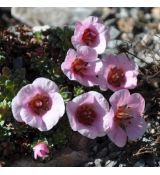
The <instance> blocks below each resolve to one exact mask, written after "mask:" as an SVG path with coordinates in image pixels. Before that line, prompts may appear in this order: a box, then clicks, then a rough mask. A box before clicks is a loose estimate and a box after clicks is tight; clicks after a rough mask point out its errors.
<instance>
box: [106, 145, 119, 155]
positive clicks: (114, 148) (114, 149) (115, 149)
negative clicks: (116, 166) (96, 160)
mask: <svg viewBox="0 0 160 175" xmlns="http://www.w3.org/2000/svg"><path fill="white" fill-rule="evenodd" d="M108 149H109V152H111V153H113V152H115V151H119V149H120V148H119V147H117V146H116V145H115V144H113V143H109V145H108Z"/></svg>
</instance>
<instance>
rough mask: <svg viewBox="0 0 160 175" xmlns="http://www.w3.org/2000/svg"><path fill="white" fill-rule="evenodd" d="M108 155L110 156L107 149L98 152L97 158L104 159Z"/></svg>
mask: <svg viewBox="0 0 160 175" xmlns="http://www.w3.org/2000/svg"><path fill="white" fill-rule="evenodd" d="M107 154H108V148H107V147H106V148H103V149H102V150H100V151H99V152H98V154H97V157H100V158H102V157H105V156H106V155H107Z"/></svg>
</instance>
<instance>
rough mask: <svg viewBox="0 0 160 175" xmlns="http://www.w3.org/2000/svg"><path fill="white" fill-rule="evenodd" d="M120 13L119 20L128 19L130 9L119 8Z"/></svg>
mask: <svg viewBox="0 0 160 175" xmlns="http://www.w3.org/2000/svg"><path fill="white" fill-rule="evenodd" d="M119 10H120V13H118V14H117V17H118V18H126V17H128V15H129V14H128V9H127V8H119Z"/></svg>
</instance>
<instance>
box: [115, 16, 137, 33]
mask: <svg viewBox="0 0 160 175" xmlns="http://www.w3.org/2000/svg"><path fill="white" fill-rule="evenodd" d="M117 25H118V28H119V29H120V30H121V31H123V32H126V33H128V32H132V31H133V28H134V26H135V21H134V19H133V18H122V19H120V20H119V21H118V23H117Z"/></svg>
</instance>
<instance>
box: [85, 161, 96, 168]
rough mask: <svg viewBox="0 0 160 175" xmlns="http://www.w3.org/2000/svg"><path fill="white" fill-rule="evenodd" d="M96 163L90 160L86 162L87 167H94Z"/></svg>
mask: <svg viewBox="0 0 160 175" xmlns="http://www.w3.org/2000/svg"><path fill="white" fill-rule="evenodd" d="M94 166H95V163H94V162H88V163H86V164H85V167H94Z"/></svg>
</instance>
